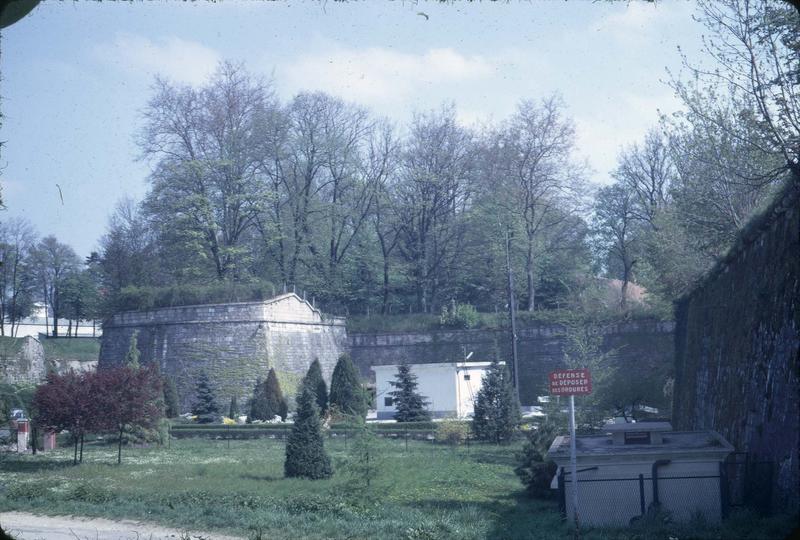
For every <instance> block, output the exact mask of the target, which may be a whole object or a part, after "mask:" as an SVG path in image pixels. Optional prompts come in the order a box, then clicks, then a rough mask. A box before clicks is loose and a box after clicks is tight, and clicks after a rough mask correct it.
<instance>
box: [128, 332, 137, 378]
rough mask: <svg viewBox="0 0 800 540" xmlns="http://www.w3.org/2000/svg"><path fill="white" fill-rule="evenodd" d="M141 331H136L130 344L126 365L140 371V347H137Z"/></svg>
mask: <svg viewBox="0 0 800 540" xmlns="http://www.w3.org/2000/svg"><path fill="white" fill-rule="evenodd" d="M138 337H139V331H138V330H134V331H133V334H131V339H130V341H129V342H128V352H126V353H125V365H127V366H128V367H130V368H131V369H139V346H138V345H137V341H138Z"/></svg>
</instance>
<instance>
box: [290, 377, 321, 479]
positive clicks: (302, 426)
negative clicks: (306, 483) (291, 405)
mask: <svg viewBox="0 0 800 540" xmlns="http://www.w3.org/2000/svg"><path fill="white" fill-rule="evenodd" d="M283 471H284V474H285V475H286V476H287V477H289V478H297V477H300V478H310V479H312V480H319V479H322V478H329V477H330V476H331V475H332V474H333V468H332V466H331V458H330V457H329V456H328V454H327V453H326V452H325V446H324V443H323V438H322V422H321V421H320V418H319V407H317V400H316V395H315V394H314V392H313V390H312V388H311V386H310V385H308V384H302V385H301V388H300V394H299V395H298V398H297V413H296V414H295V419H294V426H292V431H291V432H290V433H289V437H288V439H287V440H286V461H285V462H284V464H283Z"/></svg>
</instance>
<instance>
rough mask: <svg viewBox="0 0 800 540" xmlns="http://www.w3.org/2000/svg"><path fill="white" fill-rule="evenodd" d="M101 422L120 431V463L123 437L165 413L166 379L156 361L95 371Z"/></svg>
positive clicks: (148, 425)
mask: <svg viewBox="0 0 800 540" xmlns="http://www.w3.org/2000/svg"><path fill="white" fill-rule="evenodd" d="M95 383H96V384H95V388H96V389H97V395H96V398H97V406H98V410H99V411H101V419H100V420H99V425H100V426H101V427H102V428H104V429H106V430H109V431H111V430H113V431H115V432H116V433H117V436H118V442H117V463H118V464H120V463H122V441H123V438H124V435H125V433H127V432H130V431H131V430H132V429H133V428H135V427H142V428H150V427H153V426H155V425H156V424H157V423H158V421H159V420H160V419H161V418H162V417H163V415H164V403H163V395H164V391H163V388H162V379H161V376H160V375H159V373H158V371H157V369H155V367H153V366H152V365H148V366H144V367H131V366H122V367H116V368H112V369H104V370H101V371H98V372H97V373H96V374H95Z"/></svg>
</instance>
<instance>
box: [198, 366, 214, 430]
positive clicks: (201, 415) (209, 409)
mask: <svg viewBox="0 0 800 540" xmlns="http://www.w3.org/2000/svg"><path fill="white" fill-rule="evenodd" d="M192 414H194V415H196V416H197V422H198V423H200V424H210V423H212V422H217V421H218V420H219V416H220V412H219V406H218V405H217V398H216V395H215V392H214V388H213V387H212V386H211V381H209V379H208V375H207V374H206V372H205V371H201V372H200V376H199V377H198V378H197V397H196V398H195V403H194V407H192Z"/></svg>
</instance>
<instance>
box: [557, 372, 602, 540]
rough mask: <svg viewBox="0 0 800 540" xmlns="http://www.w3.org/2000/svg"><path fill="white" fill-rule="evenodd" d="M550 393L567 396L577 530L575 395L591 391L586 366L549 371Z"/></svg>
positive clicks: (570, 461) (590, 376)
mask: <svg viewBox="0 0 800 540" xmlns="http://www.w3.org/2000/svg"><path fill="white" fill-rule="evenodd" d="M549 380H550V394H551V395H554V396H569V468H570V476H571V483H572V516H573V517H574V519H575V530H576V531H577V530H578V460H577V457H576V456H575V453H576V449H575V396H576V395H577V396H583V395H588V394H591V393H592V375H591V373H589V370H588V369H586V368H581V369H561V370H558V371H551V372H550V376H549Z"/></svg>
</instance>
